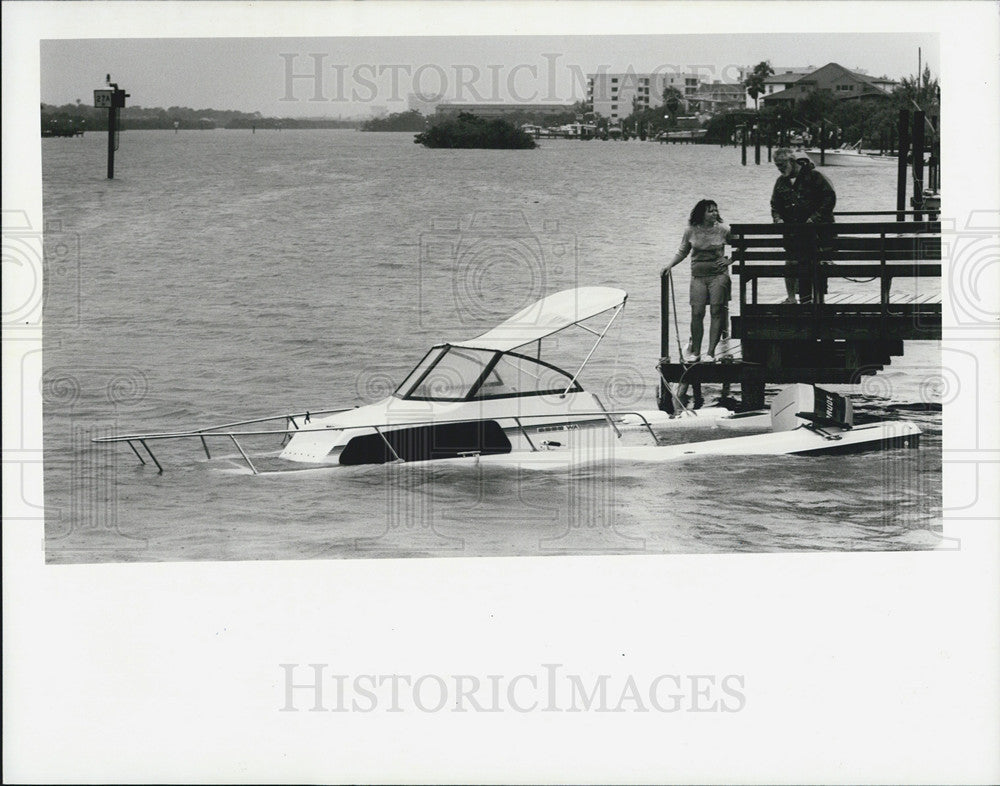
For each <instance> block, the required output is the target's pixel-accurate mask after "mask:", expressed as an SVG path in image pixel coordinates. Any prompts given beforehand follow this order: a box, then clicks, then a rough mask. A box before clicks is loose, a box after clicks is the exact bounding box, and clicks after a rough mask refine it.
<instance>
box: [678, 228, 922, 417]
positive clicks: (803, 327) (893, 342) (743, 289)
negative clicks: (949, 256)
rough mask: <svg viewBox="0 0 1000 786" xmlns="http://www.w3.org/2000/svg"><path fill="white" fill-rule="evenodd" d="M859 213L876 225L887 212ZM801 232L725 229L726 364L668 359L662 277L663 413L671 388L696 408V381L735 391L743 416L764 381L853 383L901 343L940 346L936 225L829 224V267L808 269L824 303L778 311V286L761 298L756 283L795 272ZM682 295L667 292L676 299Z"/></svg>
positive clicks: (759, 400) (884, 362) (759, 399)
mask: <svg viewBox="0 0 1000 786" xmlns="http://www.w3.org/2000/svg"><path fill="white" fill-rule="evenodd" d="M866 215H868V216H870V217H872V218H876V219H877V218H879V217H881V216H883V215H885V214H881V213H872V214H866ZM892 215H894V214H892ZM856 216H857V214H852V215H851V218H854V217H856ZM801 228H802V227H801V226H799V225H789V224H734V225H733V227H732V233H733V241H732V242H733V247H734V256H733V259H734V264H733V268H732V271H733V274H734V275H735V276H738V278H739V291H740V302H739V313H738V314H737V315H735V316H733V317H732V320H731V323H732V325H731V333H732V337H733V338H734V339H738V340H739V348H738V352H737V353H735V357H733V358H730V359H728V360H729V361H730V362H725V361H723V362H716V363H711V364H710V363H695V364H690V363H682V362H680V359H679V357H678V359H677V360H676V361H674V360H672V359H671V357H670V355H671V347H670V343H671V342H670V321H671V317H670V308H669V304H670V292H669V280H668V278H667V276H664V277H663V279H662V281H661V337H660V342H661V350H660V351H661V355H662V359H661V360H660V363H659V370H660V375H661V378H662V382H663V384H661V391H660V396H659V403H660V407H661V409H664V410H665V411H667V412H673V407H674V402H673V397H672V396H671V395H670V392H669V391H668V390H667V389H666V385H667V384H669V383H680V382H684V383H688V384H690V385H693V386H694V387H695V400H696V401H697V400H699V399H700V397H701V396H700V385H701V384H702V383H729V384H732V383H739V384H740V386H741V394H742V401H741V403H742V405H743V406H744V407H746V408H748V409H752V408H759V407H762V406H763V404H764V386H765V385H766V384H768V383H773V384H787V383H793V382H808V383H826V384H841V385H845V384H847V385H850V384H858V383H859V382H861V380H862V378H863V377H865V376H870V375H872V374H876V373H878V372H879V371H881V370H882V369H883V368H885V367H886V366H888V365H889V364H890V363H891V362H892V358H893V357H899V356H901V355H902V354H903V351H904V342H906V341H914V340H916V341H926V340H935V339H938V340H939V339H940V338H941V289H940V277H941V225H940V223H939V222H937V221H879V220H874V221H851V222H850V223H846V222H845V223H838V224H833V225H828V226H827V229H831V230H832V231H833V232H834V233H835V238H836V239H835V243H834V251H833V252H832V254H831V255H830V259H828V260H827V263H825V264H821V265H818V266H817V267H816V274H817V278H818V279H819V280H825V281H827V282H828V283H829V288H830V292H829V294H828V295H827V296H826V297H825V298H824V302H817V303H809V304H785V303H781V302H780V300H783V299H784V287H783V286H773V284H772V286H771V291H770V293H769V295H768V296H767V297H766V298H764V297H762V296H761V294H760V292H761V289H763V288H764V287H761V286H760V284H761V282H767V281H768V279H777V280H778V281H779V282H780V281H781V279H783V278H784V277H785V276H786V275H789V273H790V272H791V271H792V270H793V268H790V267H787V266H786V264H785V258H786V252H785V249H784V238H785V232H787V231H795V230H796V229H801ZM812 228H815V225H813V227H812ZM774 283H776V282H774ZM686 294H687V293H683V296H684V297H685V298H686ZM681 296H682V295H681V293H674V298H675V299H676V298H677V297H681ZM706 322H707V318H706ZM706 337H707V329H706ZM674 343H675V344H676V343H677V342H676V339H675V342H674ZM675 349H676V347H675ZM676 355H679V353H675V356H676Z"/></svg>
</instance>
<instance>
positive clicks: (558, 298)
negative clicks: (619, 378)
mask: <svg viewBox="0 0 1000 786" xmlns="http://www.w3.org/2000/svg"><path fill="white" fill-rule="evenodd" d="M627 297H628V295H627V294H626V293H625V291H624V290H622V289H615V288H613V287H580V288H578V289H567V290H565V291H563V292H557V293H556V294H554V295H549V296H548V297H545V298H542V299H541V300H539V301H538V302H536V303H533V304H532V305H530V306H528V307H527V308H524V309H522V310H521V311H519V312H517V313H516V314H515V315H514V316H512V317H510V318H509V319H507V320H506V321H505V322H503V323H502V324H500V325H498V326H497V327H495V328H493V329H492V330H489V331H487V332H486V333H483V334H482V335H480V336H478V337H477V338H473V339H469V340H468V341H456V342H448V343H444V344H437V345H435V346H434V347H432V348H431V350H430V352H428V353H427V354H426V355H425V356H424V358H423V360H421V361H420V363H418V364H417V366H416V368H414V369H413V371H411V372H410V373H409V374H408V375H407V377H406V379H404V380H403V383H402V384H401V385H400V386H399V387H398V388H397V389H396V391H395V393H394V394H393V395H395V396H397V397H399V398H405V399H418V400H423V401H471V400H475V399H488V398H511V397H516V396H544V395H552V394H555V395H560V396H563V395H566V394H567V393H570V392H579V391H581V390H582V388H581V387H580V385H579V383H578V382H577V377H579V375H580V372H581V371H582V370H583V367H584V366H585V365H586V364H587V361H588V360H590V356H591V355H592V354H593V353H594V350H595V349H597V345H598V344H599V343H600V342H601V339H602V338H604V335H605V334H606V333H607V331H608V329H609V328H610V327H611V323H612V322H614V321H615V319H616V318H617V317H618V315H619V314H620V313H621V310H622V308H624V306H625V300H626V298H627ZM612 309H614V314H612V316H611V318H610V320H609V321H608V322H607V324H606V325H604V327H603V328H602V329H599V330H595V329H593V328H591V327H588V326H587V325H583V324H581V323H582V322H584V321H585V320H587V319H590V318H591V317H594V316H597V315H599V314H602V313H604V312H606V311H611V310H612ZM574 325H578V326H579V327H580V328H581V329H583V330H585V331H587V332H589V333H591V334H592V335H594V336H595V337H596V338H595V340H594V344H593V346H592V347H591V349H590V352H589V353H588V354H587V357H586V359H584V361H583V363H582V364H581V365H580V367H579V368H578V369H577V371H576V373H575V374H570V373H568V372H566V371H563V370H562V369H560V368H557V367H556V366H553V365H552V364H551V363H546V362H545V361H543V360H542V359H541V357H540V354H541V351H540V349H539V351H538V354H537V355H536V357H533V358H532V357H529V356H527V355H523V354H519V353H517V352H514V351H513V350H514V349H516V348H518V347H522V346H525V345H526V344H534V343H535V342H541V340H542V339H543V338H545V337H546V336H551V335H552V334H553V333H558V332H559V331H561V330H565V329H566V328H568V327H572V326H574Z"/></svg>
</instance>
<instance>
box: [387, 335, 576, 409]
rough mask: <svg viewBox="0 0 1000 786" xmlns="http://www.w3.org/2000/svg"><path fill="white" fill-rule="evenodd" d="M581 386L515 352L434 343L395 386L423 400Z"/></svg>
mask: <svg viewBox="0 0 1000 786" xmlns="http://www.w3.org/2000/svg"><path fill="white" fill-rule="evenodd" d="M567 389H569V391H571V392H577V391H580V390H582V388H581V387H580V385H579V384H578V383H576V382H575V381H573V379H572V377H571V376H570V375H569V374H567V373H566V372H565V371H562V370H561V369H558V368H556V367H555V366H553V365H550V364H548V363H545V362H544V361H541V360H537V359H535V358H530V357H527V356H526V355H519V354H517V353H515V352H496V351H493V350H484V349H469V348H467V347H452V346H445V347H435V348H434V349H432V350H431V351H430V352H428V353H427V355H425V356H424V359H423V360H421V361H420V363H419V364H418V365H417V367H416V368H415V369H413V371H411V372H410V374H409V375H408V376H407V377H406V379H405V380H404V381H403V384H402V385H400V386H399V387H398V388H397V389H396V392H395V395H396V396H399V397H400V398H404V399H416V400H420V401H472V400H477V399H489V398H509V397H513V396H543V395H551V394H561V393H563V392H565V391H566V390H567Z"/></svg>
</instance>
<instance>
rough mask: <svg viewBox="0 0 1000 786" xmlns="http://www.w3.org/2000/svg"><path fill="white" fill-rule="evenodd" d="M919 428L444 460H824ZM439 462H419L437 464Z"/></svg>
mask: <svg viewBox="0 0 1000 786" xmlns="http://www.w3.org/2000/svg"><path fill="white" fill-rule="evenodd" d="M919 437H920V429H919V428H917V427H916V426H914V425H913V424H912V423H907V422H905V421H881V422H877V423H869V424H866V425H863V426H857V427H855V428H853V429H850V430H846V431H838V430H834V429H830V430H827V433H826V434H822V433H818V432H817V431H814V430H812V429H809V428H807V427H805V426H803V427H800V428H797V429H794V430H792V431H782V432H777V433H766V434H752V435H749V436H742V437H730V438H726V439H709V440H706V441H704V442H686V443H683V444H679V445H622V444H620V443H618V442H616V441H615V440H609V439H604V440H600V439H597V440H592V441H587V442H586V443H577V444H576V445H573V446H566V447H557V448H549V449H547V450H541V451H536V452H514V453H506V454H502V455H492V456H478V457H466V458H460V459H449V460H447V463H449V464H456V463H457V464H460V465H472V466H474V465H481V466H497V467H519V468H524V469H531V470H565V469H569V468H571V467H584V466H587V465H593V464H601V463H606V462H667V461H684V460H687V459H694V458H698V457H701V456H780V455H799V456H823V455H838V454H844V453H854V452H863V451H868V450H887V449H891V448H899V447H916V446H917V445H918V444H919ZM441 463H443V462H442V461H426V462H421V464H422V465H439V464H441Z"/></svg>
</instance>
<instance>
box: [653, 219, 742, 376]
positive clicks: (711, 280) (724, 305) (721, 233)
mask: <svg viewBox="0 0 1000 786" xmlns="http://www.w3.org/2000/svg"><path fill="white" fill-rule="evenodd" d="M728 240H729V227H728V226H727V225H726V224H724V223H722V217H721V216H720V215H719V207H718V205H716V204H715V202H713V201H712V200H711V199H702V200H700V201H699V202H698V204H696V205H695V206H694V209H693V210H692V211H691V216H690V217H689V219H688V227H687V229H685V230H684V236H683V237H682V238H681V245H680V248H678V249H677V253H676V254H674V258H673V259H672V260H670V262H669V264H667V265H666V267H664V268H663V270H662V271H661V274H662V273H666V272H668V271H669V270H670V269H671V268H673V267H674V266H675V265H677V264H679V263H680V262H681V261H682V260H683V259H684V257H686V256H687V255H688V254H689V253H690V254H691V344H690V347H689V353H690V354H688V355H687V356H686V357H685V356H684V355H682V356H681V359H682V360H683V361H684V362H691V363H696V362H698V361H699V360H701V361H702V362H707V363H714V362H715V347H716V345H717V344H718V343H719V338H720V337H721V336H722V333H723V331H724V330H725V327H726V325H725V322H726V321H727V318H728V312H729V299H730V297H731V295H732V281H731V280H730V278H729V266H730V265H731V264H732V260H731V259H729V258H728V257H727V256H726V255H725V253H724V251H725V247H726V243H727V242H728ZM707 307H711V313H712V321H711V323H710V326H709V330H708V354H707V355H705V357H704V358H701V357H700V355H701V340H702V337H703V336H704V332H705V309H706V308H707Z"/></svg>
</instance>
